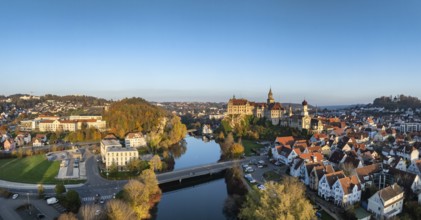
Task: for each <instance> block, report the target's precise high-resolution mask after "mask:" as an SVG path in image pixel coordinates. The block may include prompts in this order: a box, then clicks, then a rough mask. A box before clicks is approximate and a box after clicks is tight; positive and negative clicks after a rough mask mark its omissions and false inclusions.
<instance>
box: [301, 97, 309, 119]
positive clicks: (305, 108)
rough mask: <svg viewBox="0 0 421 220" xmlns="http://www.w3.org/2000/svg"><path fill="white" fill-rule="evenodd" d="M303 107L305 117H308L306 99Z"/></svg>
mask: <svg viewBox="0 0 421 220" xmlns="http://www.w3.org/2000/svg"><path fill="white" fill-rule="evenodd" d="M301 104H302V105H303V116H308V106H307V101H306V100H305V99H304V101H303V103H301Z"/></svg>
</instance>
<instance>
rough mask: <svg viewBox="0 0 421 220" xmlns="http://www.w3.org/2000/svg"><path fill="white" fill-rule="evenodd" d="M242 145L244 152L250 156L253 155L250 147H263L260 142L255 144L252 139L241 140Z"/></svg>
mask: <svg viewBox="0 0 421 220" xmlns="http://www.w3.org/2000/svg"><path fill="white" fill-rule="evenodd" d="M241 141H242V143H243V146H244V153H245V154H246V156H252V155H254V153H253V151H251V150H252V149H256V150H258V149H260V148H262V147H263V145H260V144H256V141H252V140H241Z"/></svg>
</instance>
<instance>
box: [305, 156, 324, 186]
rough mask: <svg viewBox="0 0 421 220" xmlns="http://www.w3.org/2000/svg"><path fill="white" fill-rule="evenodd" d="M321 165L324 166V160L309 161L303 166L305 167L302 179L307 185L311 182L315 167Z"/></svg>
mask: <svg viewBox="0 0 421 220" xmlns="http://www.w3.org/2000/svg"><path fill="white" fill-rule="evenodd" d="M319 166H323V163H322V162H316V163H307V164H305V165H304V167H302V168H304V172H303V176H301V179H302V181H303V182H304V184H305V185H306V186H308V185H309V184H310V173H311V171H312V170H313V168H314V167H319Z"/></svg>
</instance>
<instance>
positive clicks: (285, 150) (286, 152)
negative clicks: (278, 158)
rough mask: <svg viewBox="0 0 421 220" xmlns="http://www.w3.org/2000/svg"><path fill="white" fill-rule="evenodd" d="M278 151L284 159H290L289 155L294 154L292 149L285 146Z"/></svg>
mask: <svg viewBox="0 0 421 220" xmlns="http://www.w3.org/2000/svg"><path fill="white" fill-rule="evenodd" d="M277 150H278V154H279V155H282V156H284V157H288V156H289V154H290V153H291V152H292V150H291V148H288V147H285V146H281V147H279V148H277Z"/></svg>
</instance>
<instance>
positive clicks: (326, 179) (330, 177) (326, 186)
mask: <svg viewBox="0 0 421 220" xmlns="http://www.w3.org/2000/svg"><path fill="white" fill-rule="evenodd" d="M344 177H345V174H344V172H343V171H342V170H341V171H338V172H334V173H326V174H325V175H323V177H322V178H321V179H320V180H319V187H318V189H317V192H318V194H319V196H320V197H322V198H324V199H325V200H327V201H330V200H334V195H335V194H334V193H333V191H332V187H333V184H335V182H336V181H337V180H338V179H341V178H344Z"/></svg>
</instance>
